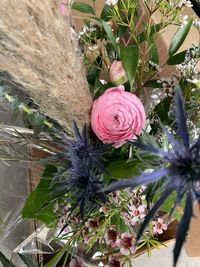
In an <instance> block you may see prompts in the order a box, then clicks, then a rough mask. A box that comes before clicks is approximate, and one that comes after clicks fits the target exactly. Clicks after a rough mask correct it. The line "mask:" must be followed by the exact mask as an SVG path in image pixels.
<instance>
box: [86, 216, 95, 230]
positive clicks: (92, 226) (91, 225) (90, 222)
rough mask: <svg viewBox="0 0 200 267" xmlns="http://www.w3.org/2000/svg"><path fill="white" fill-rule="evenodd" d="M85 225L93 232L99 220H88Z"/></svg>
mask: <svg viewBox="0 0 200 267" xmlns="http://www.w3.org/2000/svg"><path fill="white" fill-rule="evenodd" d="M85 226H86V227H87V229H88V231H89V232H92V231H93V230H94V229H96V228H97V227H98V222H97V220H94V219H89V220H88V221H87V222H85Z"/></svg>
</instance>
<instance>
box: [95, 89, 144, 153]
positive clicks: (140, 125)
mask: <svg viewBox="0 0 200 267" xmlns="http://www.w3.org/2000/svg"><path fill="white" fill-rule="evenodd" d="M145 120H146V114H145V110H144V106H143V104H142V102H141V101H140V99H139V98H138V97H137V96H136V95H134V94H132V93H130V92H126V91H125V89H124V86H122V85H120V86H118V87H112V88H110V89H107V90H106V91H105V93H104V94H103V95H102V96H100V97H99V98H98V99H96V100H95V101H94V104H93V107H92V111H91V126H92V129H93V131H94V133H95V134H96V136H97V137H98V138H99V139H100V140H101V141H102V142H103V143H106V144H112V145H113V146H114V147H116V148H117V147H120V146H122V145H123V144H125V143H126V142H127V141H129V140H133V139H135V138H137V136H138V135H140V134H141V132H142V130H143V129H144V126H145Z"/></svg>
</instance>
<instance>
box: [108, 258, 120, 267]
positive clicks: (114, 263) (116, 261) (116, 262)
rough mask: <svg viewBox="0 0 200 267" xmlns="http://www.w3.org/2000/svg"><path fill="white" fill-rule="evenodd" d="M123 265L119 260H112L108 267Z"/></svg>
mask: <svg viewBox="0 0 200 267" xmlns="http://www.w3.org/2000/svg"><path fill="white" fill-rule="evenodd" d="M120 266H121V263H120V261H119V260H115V259H112V260H110V261H109V263H108V265H107V267H120Z"/></svg>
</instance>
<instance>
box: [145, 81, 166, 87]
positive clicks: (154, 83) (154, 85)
mask: <svg viewBox="0 0 200 267" xmlns="http://www.w3.org/2000/svg"><path fill="white" fill-rule="evenodd" d="M144 87H151V88H162V84H161V83H158V80H150V81H147V82H146V83H145V84H144Z"/></svg>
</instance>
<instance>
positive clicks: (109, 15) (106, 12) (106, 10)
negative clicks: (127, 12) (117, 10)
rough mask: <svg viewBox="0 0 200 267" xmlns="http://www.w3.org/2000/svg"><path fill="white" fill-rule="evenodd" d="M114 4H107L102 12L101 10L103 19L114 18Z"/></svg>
mask: <svg viewBox="0 0 200 267" xmlns="http://www.w3.org/2000/svg"><path fill="white" fill-rule="evenodd" d="M112 9H113V8H112V6H109V5H105V6H104V8H103V10H102V12H101V19H102V20H104V21H109V20H110V19H111V18H112V13H111V10H112Z"/></svg>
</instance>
